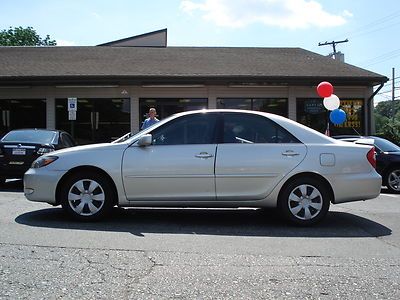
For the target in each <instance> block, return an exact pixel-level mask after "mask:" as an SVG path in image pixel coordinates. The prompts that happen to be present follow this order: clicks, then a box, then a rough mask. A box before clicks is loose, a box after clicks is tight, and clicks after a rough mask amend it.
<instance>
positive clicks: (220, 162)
mask: <svg viewBox="0 0 400 300" xmlns="http://www.w3.org/2000/svg"><path fill="white" fill-rule="evenodd" d="M305 154H306V146H305V145H303V144H302V143H301V142H299V141H298V140H297V139H296V138H295V137H294V136H293V135H291V134H290V133H289V132H287V131H286V130H285V129H283V128H282V127H281V126H279V125H278V124H276V123H275V122H273V121H271V120H270V119H268V118H267V117H264V116H261V115H254V114H249V113H245V112H243V113H233V112H232V113H224V116H223V133H222V138H221V143H219V144H218V149H217V159H216V163H215V178H216V194H217V200H232V199H237V200H256V199H262V198H264V197H266V196H267V195H268V194H269V193H270V192H271V191H272V189H273V188H274V187H275V186H276V185H277V183H278V182H279V181H280V180H281V179H282V178H284V177H285V176H286V174H288V173H289V172H290V171H291V170H293V169H294V168H295V167H296V166H297V165H298V164H299V163H300V162H301V161H302V160H303V158H304V157H305Z"/></svg>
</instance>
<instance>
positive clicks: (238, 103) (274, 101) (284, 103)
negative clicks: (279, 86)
mask: <svg viewBox="0 0 400 300" xmlns="http://www.w3.org/2000/svg"><path fill="white" fill-rule="evenodd" d="M217 108H230V109H247V110H257V111H264V112H268V113H273V114H277V115H281V116H284V117H287V116H288V99H285V98H218V99H217Z"/></svg>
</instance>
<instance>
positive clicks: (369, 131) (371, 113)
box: [366, 82, 385, 135]
mask: <svg viewBox="0 0 400 300" xmlns="http://www.w3.org/2000/svg"><path fill="white" fill-rule="evenodd" d="M384 85H385V83H383V82H382V83H381V85H380V86H379V87H378V88H377V89H376V91H375V92H373V93H372V95H371V96H370V97H369V98H368V100H367V107H368V115H369V116H370V117H371V118H372V117H373V116H374V115H373V112H371V110H372V105H371V103H372V100H373V99H374V97H375V96H376V94H378V92H379V91H380V90H381V89H382V88H383V86H384ZM371 129H372V128H371V120H370V121H369V122H367V132H366V133H367V135H371V134H372V132H371Z"/></svg>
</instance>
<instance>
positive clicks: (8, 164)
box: [0, 129, 76, 184]
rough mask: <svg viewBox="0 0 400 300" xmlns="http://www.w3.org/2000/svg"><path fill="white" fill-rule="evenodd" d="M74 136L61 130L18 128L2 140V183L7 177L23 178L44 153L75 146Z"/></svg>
mask: <svg viewBox="0 0 400 300" xmlns="http://www.w3.org/2000/svg"><path fill="white" fill-rule="evenodd" d="M75 145H76V143H75V141H74V139H73V138H72V136H71V135H70V134H68V133H67V132H64V131H60V130H47V129H17V130H12V131H10V132H8V133H7V134H6V135H4V136H3V137H2V138H1V140H0V184H3V183H4V182H5V180H6V179H7V178H22V177H23V176H24V173H25V172H26V171H27V170H28V169H29V168H30V166H31V164H32V162H33V161H34V160H35V159H36V158H38V157H39V156H41V155H42V154H45V153H49V152H52V151H55V150H58V149H62V148H67V147H73V146H75Z"/></svg>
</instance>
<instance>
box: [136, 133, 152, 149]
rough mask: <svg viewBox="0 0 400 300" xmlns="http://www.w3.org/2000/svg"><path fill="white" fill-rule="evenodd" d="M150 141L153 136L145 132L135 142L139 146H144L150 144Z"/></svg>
mask: <svg viewBox="0 0 400 300" xmlns="http://www.w3.org/2000/svg"><path fill="white" fill-rule="evenodd" d="M152 141H153V136H152V135H151V134H145V135H142V136H141V137H140V138H139V140H138V142H137V144H138V145H139V146H140V147H145V146H150V145H151V143H152Z"/></svg>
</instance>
